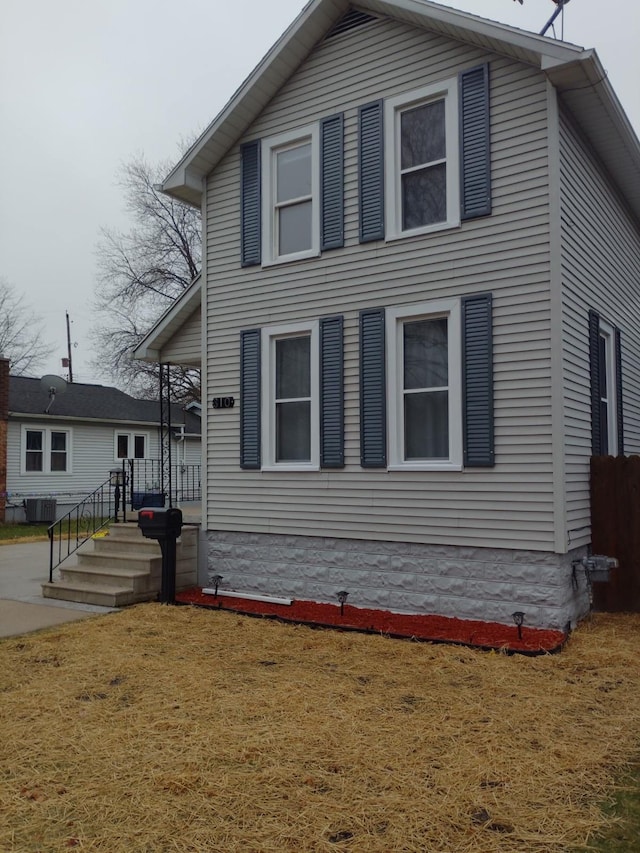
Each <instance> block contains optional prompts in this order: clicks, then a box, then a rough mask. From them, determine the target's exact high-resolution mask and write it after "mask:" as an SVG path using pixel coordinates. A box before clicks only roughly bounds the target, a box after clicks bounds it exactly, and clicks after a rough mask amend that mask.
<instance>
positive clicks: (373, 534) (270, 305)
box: [206, 21, 554, 550]
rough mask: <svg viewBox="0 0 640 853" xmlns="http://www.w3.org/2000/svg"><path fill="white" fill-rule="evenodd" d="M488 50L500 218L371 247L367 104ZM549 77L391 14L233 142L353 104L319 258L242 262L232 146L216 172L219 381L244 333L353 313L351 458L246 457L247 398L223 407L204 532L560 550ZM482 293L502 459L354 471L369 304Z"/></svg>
mask: <svg viewBox="0 0 640 853" xmlns="http://www.w3.org/2000/svg"><path fill="white" fill-rule="evenodd" d="M485 61H490V62H491V99H492V128H491V139H492V151H493V164H492V186H493V214H492V215H491V216H490V217H486V218H483V219H477V220H473V221H471V222H467V223H464V224H463V226H462V227H461V228H459V229H452V230H447V231H442V232H439V233H435V234H432V235H429V236H423V237H414V238H410V239H403V240H396V241H393V242H388V243H385V242H384V241H378V242H372V243H368V244H365V245H360V244H359V239H358V238H359V234H358V202H357V200H358V180H357V148H358V144H357V123H358V107H359V106H361V105H363V104H366V103H368V102H371V101H373V100H376V99H378V98H381V97H382V98H385V97H389V96H393V95H398V94H400V93H402V92H405V91H409V90H411V89H414V88H417V87H419V86H422V85H428V84H430V83H434V82H436V81H440V80H442V79H447V78H449V77H452V76H454V75H456V74H457V73H458V72H459V71H461V70H463V69H466V68H471V67H474V66H476V65H478V64H479V63H482V62H485ZM545 85H546V84H545V78H544V76H543V75H542V74H541V73H539V72H536V71H535V70H534V69H532V68H528V67H526V66H524V65H520V64H518V63H516V62H513V61H510V60H506V59H503V58H499V57H495V56H491V55H487V54H485V53H483V52H482V51H480V50H479V49H477V48H473V47H469V46H465V45H462V44H459V43H455V42H451V41H448V40H447V39H444V38H442V37H439V36H435V35H433V34H429V33H427V32H423V31H420V30H417V29H411V28H408V27H406V26H404V25H402V24H397V23H394V22H391V21H381V22H379V23H377V24H372V25H370V26H367V27H366V28H363V29H362V30H358V29H355V30H352V31H349V32H347V33H345V34H343V35H341V36H338V37H335V38H332V39H331V40H330V41H328V42H325V43H322V44H320V45H319V46H318V47H317V48H316V49H315V50H314V52H313V53H312V54H311V56H310V57H309V59H308V60H307V61H306V62H305V63H304V64H303V65H302V66H301V68H300V69H298V71H297V72H296V73H295V75H294V76H293V77H292V78H291V79H290V80H289V82H288V83H287V84H286V85H285V86H284V87H283V88H282V90H281V91H280V93H279V94H278V96H277V97H276V98H275V99H274V100H273V101H272V103H271V104H270V105H269V107H268V108H267V109H266V110H265V111H264V113H263V114H262V115H261V117H260V118H259V120H258V121H257V122H256V123H255V124H254V126H253V127H252V128H251V129H250V132H249V133H247V134H246V135H245V137H244V138H243V139H242V140H240V142H243V141H248V140H250V139H256V138H262V139H263V138H266V137H268V136H270V135H272V134H276V133H281V132H283V131H286V130H289V129H292V128H295V127H298V126H306V125H309V124H310V123H311V122H316V121H320V120H321V119H322V118H323V117H325V116H328V115H331V114H333V113H335V112H337V111H341V112H342V111H344V117H345V247H344V248H343V249H338V250H334V251H332V252H327V253H324V254H323V255H322V257H319V258H315V259H311V260H307V261H304V262H299V263H290V264H281V265H277V266H272V267H265V268H263V269H261V268H260V267H252V268H245V269H243V268H241V265H240V201H239V198H240V193H239V180H240V171H239V169H240V157H239V145H236V146H235V147H234V148H233V149H232V150H231V151H230V152H229V154H228V155H227V157H226V158H225V159H224V160H223V161H222V162H221V164H220V165H219V166H218V168H217V169H216V170H215V171H214V172H213V173H212V174H211V175H210V176H209V179H208V183H207V189H206V196H207V204H206V227H207V229H208V232H207V258H206V269H207V276H208V282H209V284H208V289H207V341H206V349H207V354H208V363H207V371H208V383H209V388H210V389H219V391H220V393H225V394H233V395H235V396H237V397H239V384H240V376H239V346H240V331H241V330H242V329H251V328H255V327H264V326H266V325H270V324H277V323H284V322H291V321H295V320H305V319H316V318H319V317H322V316H324V315H327V314H341V315H343V316H344V340H345V461H346V466H345V468H344V469H342V470H339V471H320V472H310V473H299V472H298V473H284V472H282V473H268V472H261V471H241V470H240V466H239V414H240V408H239V407H238V406H236V408H234V409H230V410H225V411H217V412H215V413H214V414H213V415H212V416H211V417H210V418H209V429H208V434H207V463H208V471H207V477H208V502H207V510H208V513H207V526H208V529H210V530H229V531H232V530H235V531H256V532H268V533H298V534H300V533H303V534H304V533H307V534H310V535H311V534H322V535H328V536H336V537H352V538H360V539H379V540H404V541H413V542H422V543H432V544H444V545H455V544H461V545H469V546H491V547H507V548H529V549H535V550H553V543H554V504H553V478H552V473H553V471H552V452H553V448H552V440H551V391H550V387H551V382H550V365H551V358H550V294H549V269H550V258H549V248H548V239H549V192H548V167H547V153H546V143H547V114H546V109H547V106H546V88H545ZM483 292H491V293H492V294H493V312H494V313H493V316H494V365H495V367H494V376H495V448H496V465H495V468H493V469H468V470H465V471H462V472H415V471H414V472H388V471H387V470H386V469H363V468H361V467H360V439H359V435H360V418H359V364H358V317H359V312H360V311H361V310H363V309H367V308H375V307H391V306H397V305H405V304H412V303H416V302H423V301H427V300H430V299H439V298H449V297H452V296H455V297H462V296H465V295H468V294H476V293H483ZM240 404H241V401H240Z"/></svg>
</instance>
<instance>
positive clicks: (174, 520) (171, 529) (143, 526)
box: [138, 507, 182, 539]
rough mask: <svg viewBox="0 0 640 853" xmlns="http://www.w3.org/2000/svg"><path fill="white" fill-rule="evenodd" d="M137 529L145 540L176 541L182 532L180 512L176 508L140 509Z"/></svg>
mask: <svg viewBox="0 0 640 853" xmlns="http://www.w3.org/2000/svg"><path fill="white" fill-rule="evenodd" d="M138 527H139V528H140V530H142V535H143V536H146V537H147V539H177V538H178V536H180V533H181V531H182V510H180V509H177V508H176V507H167V508H164V507H142V509H140V510H138Z"/></svg>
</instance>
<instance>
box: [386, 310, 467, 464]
mask: <svg viewBox="0 0 640 853" xmlns="http://www.w3.org/2000/svg"><path fill="white" fill-rule="evenodd" d="M387 336H388V341H389V347H388V376H389V455H390V467H393V466H399V467H402V468H407V467H409V468H439V467H460V466H461V464H462V430H461V391H460V386H461V377H460V360H461V355H460V306H459V303H458V301H457V300H447V301H443V302H432V303H424V304H421V305H414V306H407V307H404V308H395V309H389V310H388V311H387Z"/></svg>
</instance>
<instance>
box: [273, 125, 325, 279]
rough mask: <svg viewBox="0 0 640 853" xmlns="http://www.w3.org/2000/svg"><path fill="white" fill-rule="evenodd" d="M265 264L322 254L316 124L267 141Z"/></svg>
mask: <svg viewBox="0 0 640 853" xmlns="http://www.w3.org/2000/svg"><path fill="white" fill-rule="evenodd" d="M263 163H264V169H263V176H262V179H263V185H262V204H263V209H262V216H263V226H264V234H265V236H266V240H265V246H264V250H265V257H264V259H263V262H264V263H267V264H268V263H276V262H282V261H293V260H300V259H302V258H307V257H312V256H314V255H317V254H319V252H320V245H319V179H318V172H319V167H318V128H317V126H313V127H309V128H305V129H302V130H298V131H296V132H295V133H287V134H282V135H280V136H277V137H272V138H270V139H267V140H264V142H263Z"/></svg>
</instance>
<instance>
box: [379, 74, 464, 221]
mask: <svg viewBox="0 0 640 853" xmlns="http://www.w3.org/2000/svg"><path fill="white" fill-rule="evenodd" d="M384 120H385V179H386V184H387V188H388V193H387V201H386V211H385V216H386V221H387V227H386V230H387V237H388V238H394V237H399V236H404V235H410V234H422V233H427V232H429V231H434V230H437V229H439V228H445V227H447V228H451V227H454V226H457V225H459V224H460V178H459V129H458V86H457V79H455V78H454V79H452V80H448V81H446V82H444V83H442V84H439V85H437V86H429V87H425V88H422V89H418V90H415V91H413V92H408V93H405V94H403V95H400V96H397V97H394V98H389V99H388V100H387V101H386V106H385V119H384Z"/></svg>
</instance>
